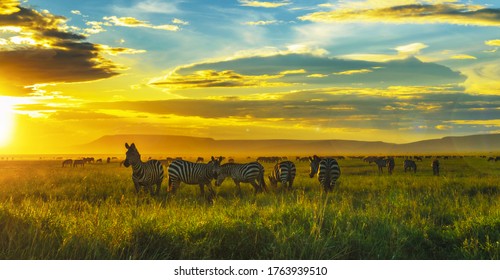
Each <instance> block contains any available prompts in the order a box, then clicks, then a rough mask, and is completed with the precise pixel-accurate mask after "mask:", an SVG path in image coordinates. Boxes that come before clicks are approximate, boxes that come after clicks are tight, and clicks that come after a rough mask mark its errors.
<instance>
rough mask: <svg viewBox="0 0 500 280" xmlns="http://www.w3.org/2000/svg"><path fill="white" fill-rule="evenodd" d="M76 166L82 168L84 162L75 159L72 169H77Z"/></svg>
mask: <svg viewBox="0 0 500 280" xmlns="http://www.w3.org/2000/svg"><path fill="white" fill-rule="evenodd" d="M78 165H80V166H81V167H83V166H84V165H85V160H83V159H75V160H74V161H73V167H77V166H78Z"/></svg>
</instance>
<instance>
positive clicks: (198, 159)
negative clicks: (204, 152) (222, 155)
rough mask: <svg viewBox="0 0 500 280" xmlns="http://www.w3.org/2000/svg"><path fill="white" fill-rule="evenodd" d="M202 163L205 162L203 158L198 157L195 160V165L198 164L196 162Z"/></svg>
mask: <svg viewBox="0 0 500 280" xmlns="http://www.w3.org/2000/svg"><path fill="white" fill-rule="evenodd" d="M204 161H205V159H204V158H203V157H198V158H197V159H196V163H198V162H204Z"/></svg>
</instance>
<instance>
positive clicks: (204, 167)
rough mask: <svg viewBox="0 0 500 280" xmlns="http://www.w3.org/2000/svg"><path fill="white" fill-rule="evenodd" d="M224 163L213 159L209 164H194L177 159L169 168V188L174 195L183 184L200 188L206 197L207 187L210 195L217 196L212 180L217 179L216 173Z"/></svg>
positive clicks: (220, 159)
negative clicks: (221, 163)
mask: <svg viewBox="0 0 500 280" xmlns="http://www.w3.org/2000/svg"><path fill="white" fill-rule="evenodd" d="M221 161H222V157H219V158H218V159H216V158H214V157H212V160H211V161H209V162H208V163H194V162H190V161H186V160H182V159H176V160H174V161H172V163H170V165H169V166H168V187H169V190H170V191H171V192H173V193H175V191H176V190H177V188H178V187H179V185H180V184H181V182H183V183H186V184H188V185H196V184H198V185H199V186H200V192H201V195H202V196H204V195H205V185H207V187H208V190H209V191H210V195H212V196H213V195H215V191H214V189H213V188H212V180H213V179H215V178H216V174H217V173H216V171H217V168H218V167H219V165H220V162H221Z"/></svg>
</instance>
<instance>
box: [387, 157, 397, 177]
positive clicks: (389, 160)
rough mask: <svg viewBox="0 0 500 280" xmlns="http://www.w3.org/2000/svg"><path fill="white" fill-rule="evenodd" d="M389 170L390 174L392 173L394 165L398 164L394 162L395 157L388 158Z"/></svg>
mask: <svg viewBox="0 0 500 280" xmlns="http://www.w3.org/2000/svg"><path fill="white" fill-rule="evenodd" d="M386 161H387V172H389V174H392V171H393V170H394V167H395V166H396V164H395V163H394V158H393V157H389V158H387V160H386Z"/></svg>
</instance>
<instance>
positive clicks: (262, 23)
mask: <svg viewBox="0 0 500 280" xmlns="http://www.w3.org/2000/svg"><path fill="white" fill-rule="evenodd" d="M276 23H278V21H277V20H259V21H247V22H245V24H246V25H270V24H276Z"/></svg>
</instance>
